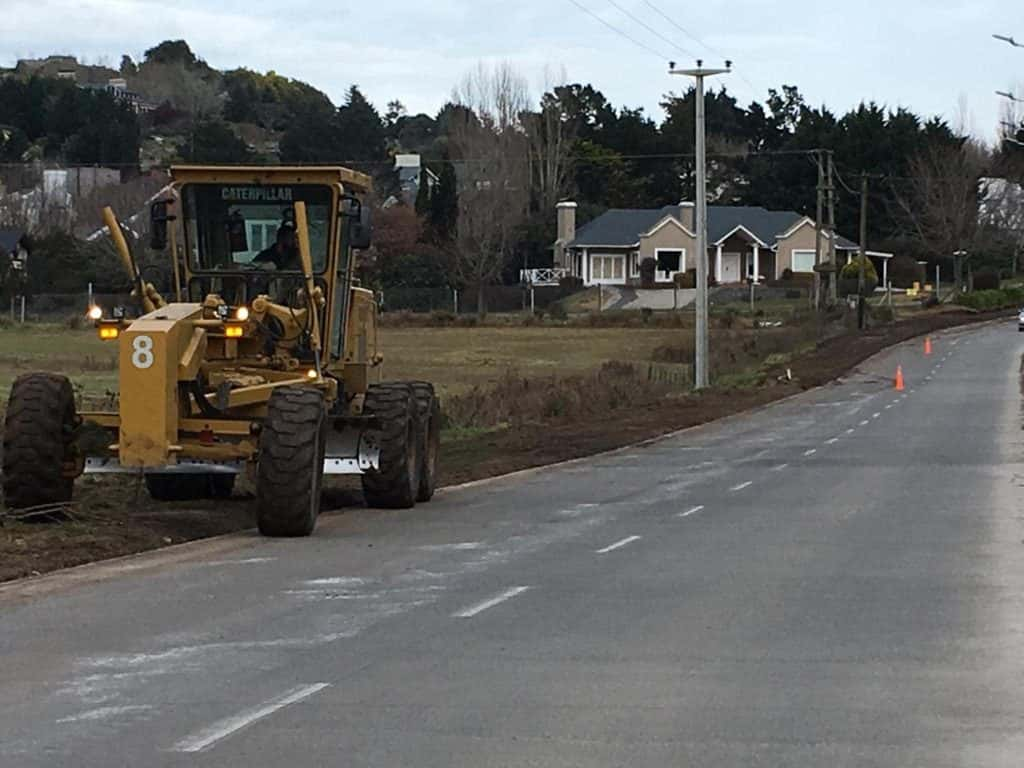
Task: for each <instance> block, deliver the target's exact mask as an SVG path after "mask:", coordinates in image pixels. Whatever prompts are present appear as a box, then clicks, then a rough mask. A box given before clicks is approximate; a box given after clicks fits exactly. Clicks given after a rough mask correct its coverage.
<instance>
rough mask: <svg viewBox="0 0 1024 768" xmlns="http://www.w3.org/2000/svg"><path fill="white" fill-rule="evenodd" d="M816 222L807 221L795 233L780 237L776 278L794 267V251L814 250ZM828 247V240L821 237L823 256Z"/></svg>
mask: <svg viewBox="0 0 1024 768" xmlns="http://www.w3.org/2000/svg"><path fill="white" fill-rule="evenodd" d="M816 239H817V238H816V236H815V229H814V224H812V223H811V222H805V223H804V225H803V226H801V227H800V228H799V229H797V230H796V231H795V232H793V234H791V235H790V236H789V237H786V238H779V241H778V248H777V250H776V259H775V279H776V280H778V279H779V278H780V277H781V276H782V273H783V272H784V271H785V270H787V269H792V267H793V251H813V250H814V243H815V240H816ZM827 249H828V240H826V239H825V238H824V237H823V238H822V239H821V250H822V258H824V256H825V253H826V252H827Z"/></svg>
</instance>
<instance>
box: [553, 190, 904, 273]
mask: <svg viewBox="0 0 1024 768" xmlns="http://www.w3.org/2000/svg"><path fill="white" fill-rule="evenodd" d="M694 207H695V206H694V204H693V203H691V202H682V203H680V204H679V205H669V206H665V207H663V208H613V209H611V210H608V211H605V212H604V213H603V214H601V215H600V216H598V217H597V218H596V219H594V220H593V221H591V222H589V223H587V224H585V225H584V226H582V227H580V228H579V229H578V230H577V228H576V203H573V202H562V203H559V204H558V239H557V240H556V241H555V246H554V248H555V265H556V267H560V268H562V269H563V270H565V271H566V272H567V273H568V274H570V275H573V276H576V277H579V278H581V279H582V280H583V284H584V285H627V284H630V283H637V282H639V280H640V262H642V261H643V260H644V259H648V258H650V259H654V261H655V263H656V265H657V271H656V280H657V282H659V283H669V282H671V281H672V279H673V278H674V277H675V276H676V275H677V274H679V273H681V272H686V271H687V270H688V269H693V268H696V261H695V253H696V234H695V232H694ZM830 237H831V233H829V232H827V231H826V232H823V233H822V240H823V245H822V251H823V253H825V252H827V248H828V241H829V238H830ZM816 239H817V231H816V227H815V223H814V220H813V219H811V218H809V217H807V216H803V215H801V214H799V213H794V212H792V211H771V210H768V209H767V208H761V207H758V206H732V205H709V206H708V253H707V259H708V267H709V272H708V273H709V274H710V275H713V276H714V278H715V280H716V281H717V282H719V283H726V284H728V283H742V282H747V281H751V280H756V281H757V282H761V281H764V280H778V279H780V278H781V277H782V276H783V273H784V272H786V270H790V271H792V272H793V273H794V274H801V273H808V274H813V271H814V264H815V261H814V260H815V240H816ZM857 249H858V246H857V244H856V243H853V242H851V241H850V240H848V239H846V238H844V237H842V236H841V235H838V236H837V238H836V257H837V260H838V261H839V263H840V264H845V263H847V262H848V261H849V260H850V259H851V258H852V257H853V256H854V255H856V253H857ZM868 256H869V257H870V258H871V259H872V260H873V261H875V262H876V267H878V272H879V274H880V275H882V276H883V283H882V284H883V285H884V284H885V282H886V278H887V277H888V260H889V259H890V258H892V254H889V253H881V252H875V251H869V252H868Z"/></svg>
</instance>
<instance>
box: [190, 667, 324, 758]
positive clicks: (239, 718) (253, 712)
mask: <svg viewBox="0 0 1024 768" xmlns="http://www.w3.org/2000/svg"><path fill="white" fill-rule="evenodd" d="M328 687H330V683H313V684H311V685H300V686H298V687H296V688H292V689H291V690H290V691H286V692H285V693H283V694H281V695H280V696H278V697H276V698H273V699H271V700H270V701H267V702H266V703H264V704H262V705H260V706H258V707H256V708H255V709H250V710H247V711H245V712H240V713H239V714H237V715H233V716H231V717H226V718H224V719H223V720H218V721H217V722H215V723H213V724H212V725H209V726H207V727H206V728H203V729H202V730H200V731H199V732H198V733H196V734H194V735H192V736H188V737H186V738H184V739H182V740H181V741H179V742H178V743H177V744H175V745H174V747H172V751H174V752H202V751H203V750H204V749H206V748H207V747H212V746H213V745H214V744H216V743H217V742H218V741H222V740H223V739H226V738H227V737H228V736H231V735H232V734H234V733H237V732H238V731H240V730H242V729H243V728H245V727H246V726H249V725H252V724H253V723H255V722H256V721H257V720H262V719H263V718H264V717H267V716H268V715H272V714H274V713H275V712H277V711H278V710H279V709H283V708H284V707H287V706H288V705H289V704H295V703H297V702H300V701H302V700H303V699H308V698H309V697H310V696H312V695H313V694H314V693H319V692H320V691H322V690H323V689H324V688H328Z"/></svg>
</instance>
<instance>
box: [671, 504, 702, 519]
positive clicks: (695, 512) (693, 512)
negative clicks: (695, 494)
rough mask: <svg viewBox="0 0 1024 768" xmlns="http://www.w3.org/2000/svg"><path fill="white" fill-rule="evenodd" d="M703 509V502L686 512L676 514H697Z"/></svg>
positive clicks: (679, 515)
mask: <svg viewBox="0 0 1024 768" xmlns="http://www.w3.org/2000/svg"><path fill="white" fill-rule="evenodd" d="M703 509H704V505H703V504H698V505H697V506H696V507H694V508H693V509H688V510H686V511H685V512H680V513H679V514H678V515H676V517H689V516H690V515H696V514H697V513H698V512H701V511H703Z"/></svg>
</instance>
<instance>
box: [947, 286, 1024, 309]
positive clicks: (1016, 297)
mask: <svg viewBox="0 0 1024 768" xmlns="http://www.w3.org/2000/svg"><path fill="white" fill-rule="evenodd" d="M956 303H957V304H959V305H961V306H963V307H969V308H971V309H977V310H982V311H984V310H990V309H1010V308H1017V307H1022V306H1024V288H1004V289H1002V290H993V291H971V292H970V293H962V294H960V295H959V296H957V297H956Z"/></svg>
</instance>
